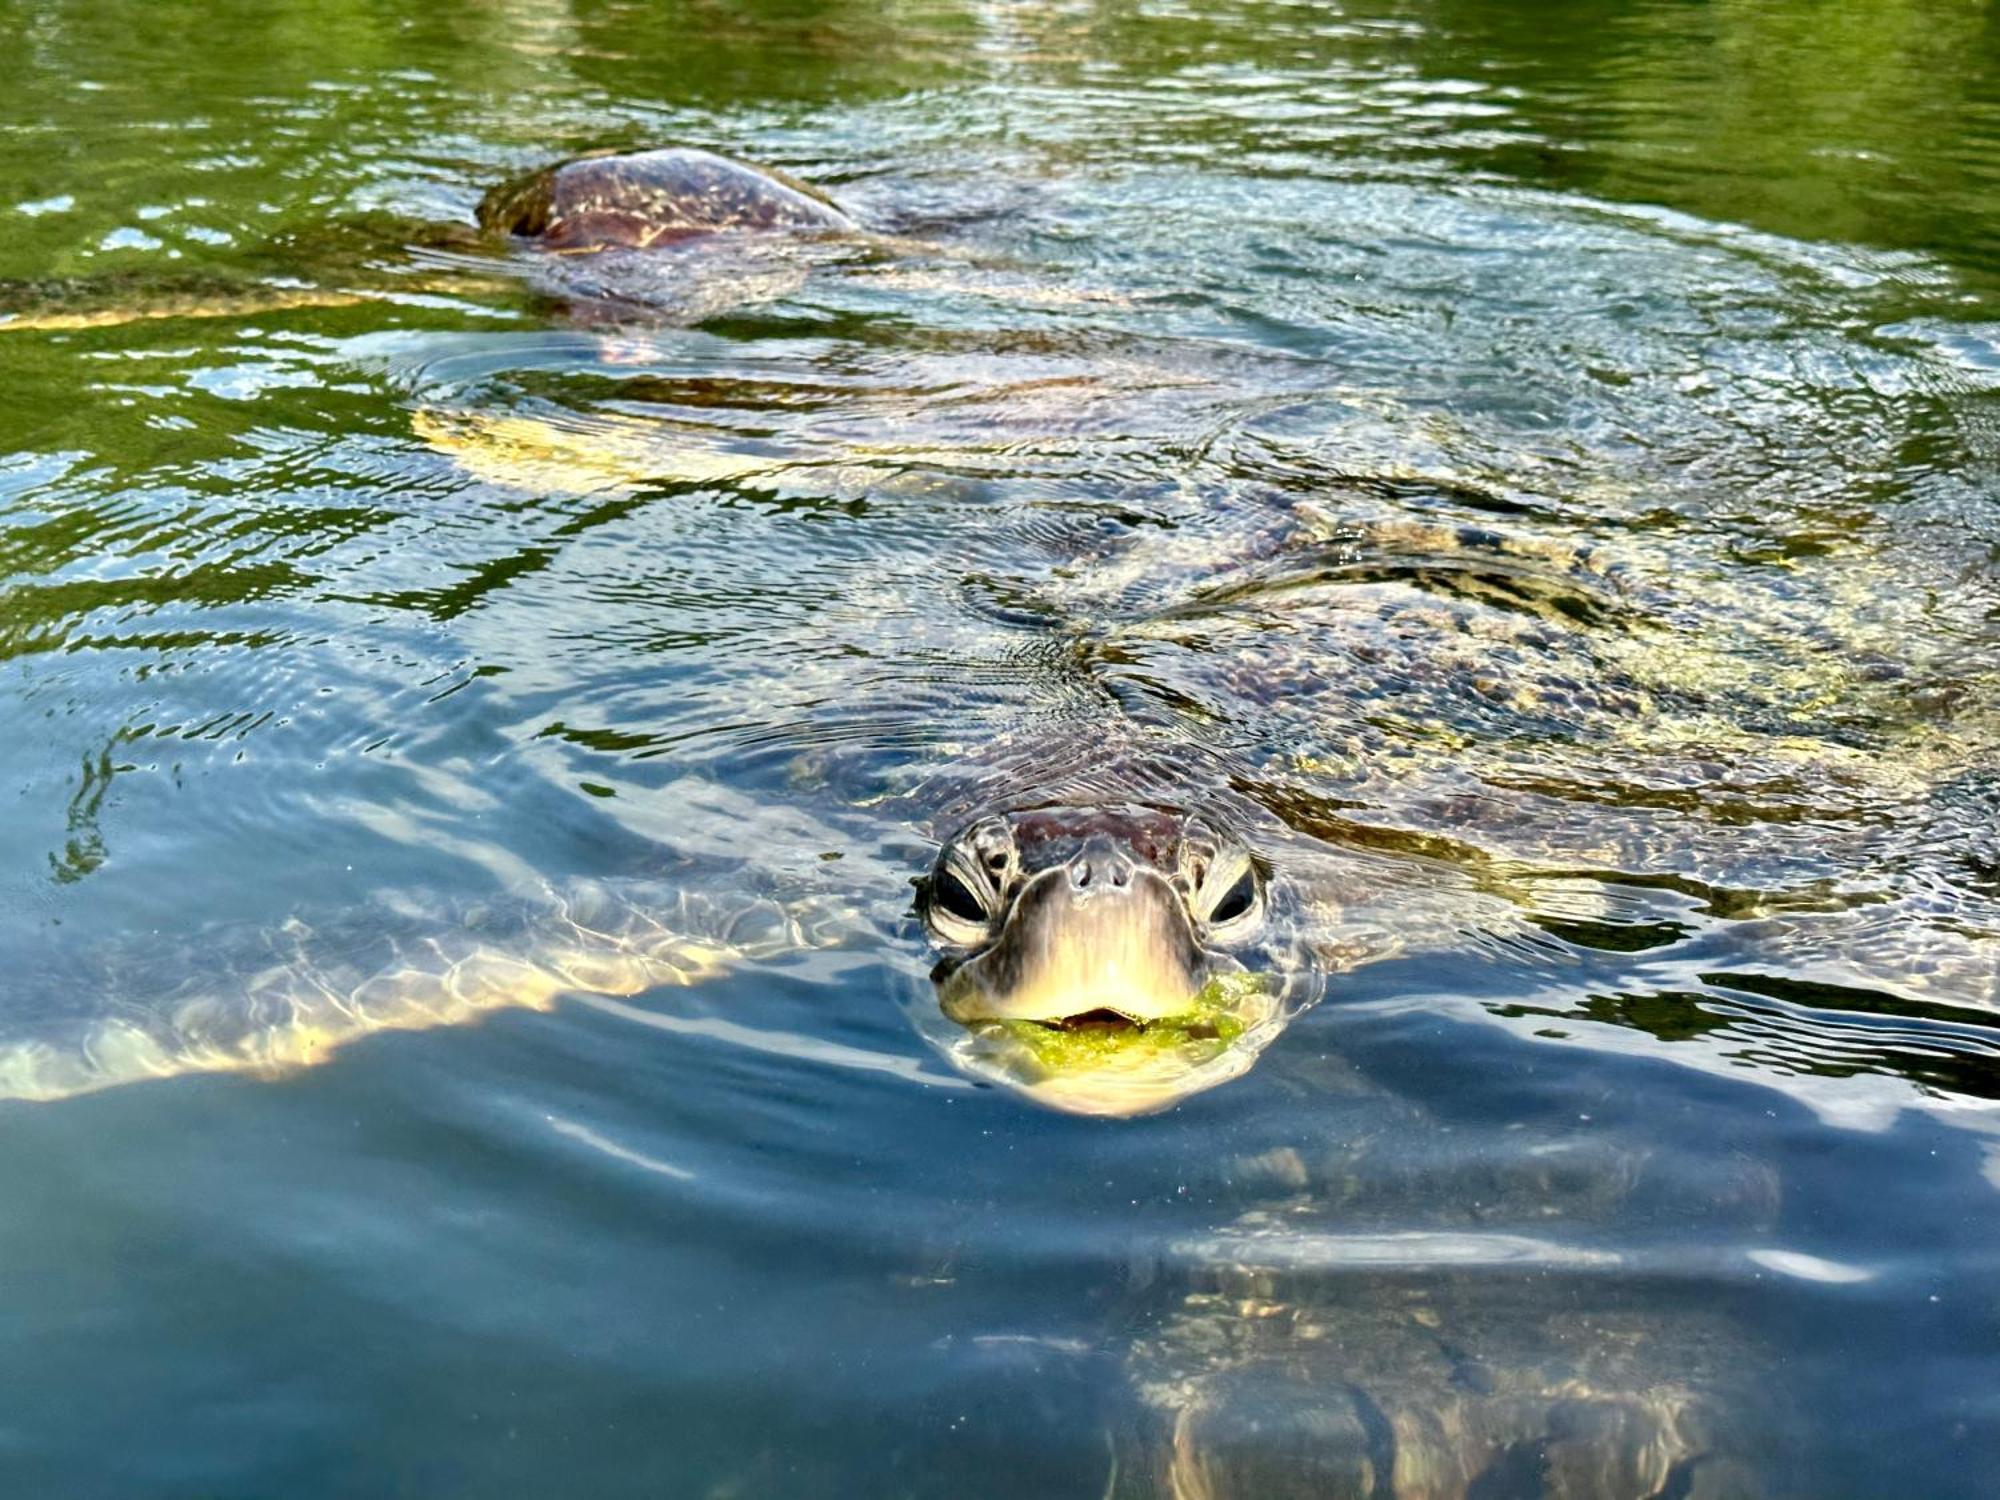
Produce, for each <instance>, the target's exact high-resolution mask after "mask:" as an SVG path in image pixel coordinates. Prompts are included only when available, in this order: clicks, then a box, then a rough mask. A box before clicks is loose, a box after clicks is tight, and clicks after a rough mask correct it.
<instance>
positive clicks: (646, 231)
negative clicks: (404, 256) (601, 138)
mask: <svg viewBox="0 0 2000 1500" xmlns="http://www.w3.org/2000/svg"><path fill="white" fill-rule="evenodd" d="M479 225H480V227H481V228H482V229H484V230H486V231H487V232H488V233H490V234H507V235H513V236H516V237H518V238H521V239H528V240H533V241H535V242H536V243H537V244H539V245H543V246H545V247H547V248H549V249H552V250H596V249H609V248H613V247H620V248H628V249H641V250H643V249H648V248H651V247H653V246H655V245H666V244H673V243H675V242H677V241H680V240H685V239H690V238H693V237H695V236H697V235H704V234H714V233H717V232H719V231H724V230H755V231H765V230H793V231H797V230H808V231H810V230H821V231H831V232H837V233H838V232H848V231H852V230H853V229H854V228H855V223H854V221H853V220H852V219H851V218H849V217H848V216H847V215H846V214H845V213H844V212H842V211H841V209H840V208H839V207H838V206H837V205H836V204H834V203H833V202H832V201H831V200H829V199H827V198H825V197H823V196H822V195H821V194H819V193H817V192H815V191H814V190H813V189H812V188H809V187H807V186H806V185H805V184H804V183H801V182H796V181H794V180H792V179H791V178H788V177H785V176H783V175H782V174H780V173H777V172H774V171H771V170H770V169H769V168H766V167H758V166H752V165H750V164H749V163H748V162H740V161H734V160H732V159H730V158H729V157H726V156H718V155H716V154H715V153H714V152H711V151H701V150H697V149H695V148H693V147H688V146H669V147H664V148H661V149H659V150H654V151H638V152H626V153H614V154H604V155H596V156H584V157H578V158H574V159H572V160H569V161H564V162H558V163H556V164H555V165H554V166H549V167H543V168H541V169H540V170H539V171H535V172H530V173H529V174H527V175H526V176H524V177H517V178H515V179H514V180H513V181H511V182H506V183H502V184H501V185H500V186H499V187H497V188H494V189H493V190H492V191H491V192H489V193H488V194H487V195H486V196H485V197H484V198H482V199H481V200H480V203H479Z"/></svg>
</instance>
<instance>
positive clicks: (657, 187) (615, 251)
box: [0, 146, 891, 332]
mask: <svg viewBox="0 0 2000 1500" xmlns="http://www.w3.org/2000/svg"><path fill="white" fill-rule="evenodd" d="M476 220H477V222H476V225H468V224H464V223H431V222H416V221H408V220H400V219H392V218H391V219H385V218H384V217H382V216H379V215H378V216H372V217H370V218H368V219H366V220H363V221H361V222H358V223H354V224H349V225H337V226H329V227H328V228H327V229H326V230H325V231H323V232H318V233H306V234H300V235H294V236H292V237H290V238H289V239H287V240H285V241H283V242H281V243H279V244H277V245H274V246H271V247H269V248H268V249H267V250H265V251H264V252H262V253H261V254H260V255H259V256H258V257H256V259H257V260H258V261H260V262H263V263H266V264H268V266H269V268H270V274H268V275H267V276H263V277H259V278H256V279H253V280H250V281H248V282H245V281H243V280H233V279H228V278H222V277H217V278H186V277H171V276H170V277H165V278H159V277H153V278H147V277H144V276H141V275H136V274H124V275H120V276H116V277H109V278H102V279H92V278H81V279H75V280H67V281H51V282H26V283H17V284H14V285H12V286H8V287H4V288H0V330H12V331H16V332H27V331H33V330H61V329H70V328H90V327H107V326H116V325H119V324H124V323H133V322H142V321H150V320H156V319H170V318H210V317H248V316H253V315H258V314H262V313H267V312H273V311H283V310H286V309H291V308H310V307H342V306H351V305H354V304H357V303H361V302H368V301H382V300H394V299H395V298H397V297H399V296H407V295H410V294H413V293H419V292H443V293H454V292H465V291H468V290H475V291H476V290H480V289H482V288H489V289H490V288H492V287H495V286H504V283H505V282H506V281H507V280H518V281H520V282H522V283H524V284H525V285H527V286H528V287H529V288H531V289H532V290H534V291H535V292H537V293H539V294H541V295H543V296H546V297H550V298H553V299H555V300H558V301H560V302H562V303H563V304H565V305H566V306H567V307H568V309H569V310H570V314H571V316H572V317H575V318H577V319H580V320H585V321H589V320H592V319H598V320H603V319H617V320H622V321H627V322H629V321H632V320H634V319H638V318H646V319H650V320H653V321H661V322H672V321H697V320H699V319H701V318H703V317H708V316H712V315H713V314H715V313H716V312H718V311H721V310H723V309H725V308H727V307H731V306H739V305H742V304H743V303H745V302H750V301H756V300H759V299H761V298H765V297H769V296H773V295H779V294H782V293H783V292H785V291H788V290H790V289H792V288H794V287H796V286H797V285H798V284H799V281H800V280H801V279H802V278H803V276H804V275H805V273H806V270H807V269H808V267H809V265H810V264H811V254H812V250H811V246H812V243H813V242H820V243H822V244H824V245H827V246H829V247H830V248H829V250H828V253H830V254H833V255H836V256H837V255H840V254H844V253H848V252H849V251H851V250H852V248H853V247H855V246H857V245H860V244H862V243H863V242H864V241H863V236H862V231H861V226H860V225H859V224H858V223H857V222H856V221H855V220H854V219H853V218H852V217H850V216H849V215H848V214H847V213H846V211H844V210H843V209H842V208H841V207H840V206H839V205H838V204H836V203H835V202H833V200H832V199H830V198H828V197H827V196H826V195H824V194H823V193H821V192H819V191H818V190H817V189H815V188H812V187H809V186H807V185H806V184H804V183H801V182H799V181H797V180H796V179H794V178H791V177H789V176H787V175H785V174H784V173H782V172H779V171H776V170H774V169H772V168H769V167H762V166H756V165H753V164H751V163H748V162H744V161H738V160H736V159H734V158H732V157H728V156H723V155H720V154H718V153H716V152H711V151H704V150H700V149H697V148H694V147H690V146H666V147H659V148H655V149H651V150H642V151H601V152H593V153H589V154H586V155H583V156H579V157H573V158H569V159H566V160H564V161H559V162H556V163H554V164H552V165H549V166H545V167H542V168H539V169H537V170H535V171H532V172H528V173H525V174H523V175H521V176H518V177H515V178H513V179H510V180H509V181H507V182H504V183H502V184H500V185H499V186H497V187H495V188H493V189H492V190H491V191H489V192H488V193H487V194H486V195H485V196H484V197H483V198H481V199H480V201H479V205H478V209H477V214H476ZM870 243H882V244H887V243H891V242H890V241H888V240H880V241H874V242H870ZM392 251H393V252H399V253H393V254H392V253H390V252H392ZM690 252H693V253H690Z"/></svg>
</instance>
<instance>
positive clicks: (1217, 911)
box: [1208, 868, 1257, 926]
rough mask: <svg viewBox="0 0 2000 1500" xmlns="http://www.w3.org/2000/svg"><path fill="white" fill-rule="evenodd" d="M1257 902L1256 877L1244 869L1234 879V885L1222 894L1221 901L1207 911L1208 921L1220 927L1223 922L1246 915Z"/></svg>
mask: <svg viewBox="0 0 2000 1500" xmlns="http://www.w3.org/2000/svg"><path fill="white" fill-rule="evenodd" d="M1256 901H1257V876H1256V873H1255V872H1254V871H1253V870H1250V869H1247V868H1246V869H1245V870H1244V871H1243V873H1242V874H1241V875H1239V876H1237V877H1236V884H1234V885H1232V886H1231V887H1230V888H1229V889H1228V890H1226V891H1224V892H1223V893H1222V896H1221V899H1220V900H1218V901H1217V902H1216V903H1215V905H1214V906H1213V907H1211V908H1210V909H1209V913H1208V920H1209V922H1210V923H1211V924H1212V925H1215V926H1220V925H1221V924H1222V923H1224V922H1234V921H1235V920H1236V919H1237V918H1238V917H1241V916H1244V915H1247V914H1248V912H1249V910H1250V908H1251V907H1252V906H1254V905H1255V904H1256Z"/></svg>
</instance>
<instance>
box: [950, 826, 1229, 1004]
mask: <svg viewBox="0 0 2000 1500" xmlns="http://www.w3.org/2000/svg"><path fill="white" fill-rule="evenodd" d="M1208 967H1209V962H1208V959H1207V957H1206V956H1205V955H1204V954H1203V952H1202V949H1201V944H1200V942H1199V941H1198V940H1197V938H1196V936H1195V930H1194V923H1193V920H1192V919H1191V918H1190V917H1189V915H1188V910H1187V903H1186V902H1185V901H1183V900H1182V898H1181V895H1180V893H1179V892H1178V891H1176V890H1175V889H1174V887H1173V886H1172V885H1170V884H1169V883H1168V882H1167V881H1166V880H1165V879H1164V878H1162V877H1161V876H1160V875H1159V874H1158V873H1156V872H1155V871H1153V870H1152V869H1150V868H1143V867H1141V866H1139V865H1137V864H1135V863H1134V862H1133V860H1132V859H1131V858H1130V857H1129V856H1128V855H1126V854H1125V853H1123V852H1122V851H1121V850H1119V849H1118V848H1117V846H1116V845H1114V844H1113V843H1112V841H1111V840H1110V839H1109V838H1107V837H1105V836H1103V835H1101V834H1100V835H1098V836H1097V837H1095V838H1092V839H1091V840H1090V841H1089V842H1088V843H1086V844H1085V845H1084V847H1083V848H1082V849H1081V850H1080V851H1078V853H1077V854H1076V855H1075V856H1074V857H1073V858H1071V859H1070V861H1069V862H1068V863H1067V864H1063V865H1058V866H1056V867H1055V868H1053V869H1049V870H1044V871H1042V872H1041V873H1040V874H1039V875H1037V876H1035V878H1034V879H1033V880H1031V881H1030V882H1029V883H1028V884H1027V885H1026V886H1025V887H1024V888H1023V889H1022V891H1021V893H1020V895H1019V897H1018V898H1016V900H1015V902H1014V907H1013V910H1012V911H1010V912H1009V913H1008V915H1007V921H1006V925H1005V926H1004V927H1002V928H1001V930H1000V935H999V936H998V937H997V938H996V939H995V940H994V942H993V944H992V946H991V947H989V948H987V949H986V950H985V951H984V952H983V953H981V954H979V955H978V956H977V957H976V958H973V959H970V960H968V961H967V962H966V963H964V964H961V965H960V966H959V967H958V968H957V969H956V970H955V971H953V972H952V973H951V974H950V975H949V976H948V977H947V978H946V979H945V980H944V981H943V984H942V986H941V991H940V996H939V999H940V1002H941V1003H942V1005H943V1007H944V1013H945V1014H946V1015H947V1016H949V1017H950V1018H951V1019H952V1020H954V1021H957V1022H960V1023H961V1024H970V1023H972V1022H975V1021H1007V1020H1018V1021H1044V1022H1052V1023H1053V1022H1062V1021H1071V1020H1078V1019H1082V1018H1085V1017H1089V1016H1093V1015H1098V1014H1108V1016H1111V1017H1117V1018H1121V1019H1123V1020H1126V1021H1132V1022H1139V1023H1144V1022H1147V1021H1153V1020H1158V1019H1161V1018H1164V1017H1169V1016H1176V1015H1181V1014H1184V1013H1186V1012H1187V1010H1188V1009H1189V1007H1190V1006H1191V1005H1192V1004H1193V1002H1194V999H1195V996H1196V994H1197V993H1198V992H1199V991H1200V989H1201V986H1202V983H1203V981H1204V980H1205V979H1206V978H1207V973H1208Z"/></svg>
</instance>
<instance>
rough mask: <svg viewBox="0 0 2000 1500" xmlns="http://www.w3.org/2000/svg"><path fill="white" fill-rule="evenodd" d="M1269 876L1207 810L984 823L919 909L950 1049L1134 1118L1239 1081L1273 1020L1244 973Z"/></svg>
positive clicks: (1061, 813) (1071, 812) (1072, 1105)
mask: <svg viewBox="0 0 2000 1500" xmlns="http://www.w3.org/2000/svg"><path fill="white" fill-rule="evenodd" d="M1269 905H1270V902H1269V892H1268V889H1267V875H1266V872H1265V871H1264V870H1263V869H1262V868H1261V867H1260V866H1259V864H1258V862H1257V861H1256V860H1255V859H1254V858H1253V857H1252V855H1251V853H1250V850H1249V849H1248V848H1247V847H1246V846H1245V845H1244V844H1243V843H1242V841H1241V840H1239V839H1237V838H1236V837H1234V836H1233V835H1232V834H1230V833H1229V832H1227V831H1226V830H1224V829H1223V828H1222V827H1220V826H1219V825H1218V824H1216V823H1214V822H1212V821H1210V820H1209V819H1206V818H1203V817H1200V816H1198V815H1188V814H1183V813H1177V812H1172V811H1165V810H1162V809H1159V808H1152V807H1140V806H1133V805H1128V804H1114V805H1105V806H1091V807H1073V806H1064V807H1044V808H1033V809H1028V810H1025V811H1019V812H1009V813H1003V814H996V815H991V816H987V817H983V818H980V819H979V820H977V821H975V822H974V823H972V824H971V825H970V826H968V827H966V828H965V829H963V830H961V831H960V832H959V833H958V834H957V835H956V836H954V837H952V838H951V839H948V840H947V841H946V842H945V844H944V846H943V848H942V849H941V850H940V851H939V853H938V857H937V862H936V864H935V865H934V866H933V867H932V869H931V872H930V874H929V876H928V877H927V878H926V879H925V880H924V881H923V882H921V884H920V889H919V895H918V911H919V913H920V914H921V915H922V917H923V921H924V925H925V927H926V929H927V930H928V932H929V933H930V936H931V938H932V939H933V941H934V942H935V943H936V944H937V946H938V948H939V950H940V952H941V955H942V956H941V958H940V960H939V962H938V965H937V967H936V969H935V970H934V971H933V973H932V979H933V982H934V983H935V985H936V991H937V1001H938V1005H939V1008H940V1009H941V1011H942V1012H943V1015H944V1017H945V1018H946V1019H947V1020H948V1021H950V1022H952V1023H955V1024H956V1027H957V1028H959V1029H958V1030H957V1031H956V1032H954V1033H952V1034H951V1035H950V1040H949V1041H948V1043H947V1050H948V1051H949V1052H951V1054H952V1055H953V1057H954V1059H955V1060H956V1061H958V1062H959V1063H960V1065H961V1066H964V1067H965V1068H966V1069H967V1070H968V1071H971V1072H973V1073H975V1074H978V1075H980V1076H984V1077H988V1078H993V1079H995V1080H997V1081H1000V1082H1003V1083H1006V1084H1008V1085H1010V1086H1012V1087H1015V1088H1017V1089H1020V1090H1021V1091H1023V1092H1025V1093H1027V1094H1029V1095H1031V1096H1032V1097H1034V1098H1037V1099H1039V1100H1041V1101H1043V1102H1044V1103H1047V1104H1051V1105H1054V1106H1055V1107H1057V1108H1059V1109H1065V1110H1070V1111H1073V1112H1077V1113H1083V1114H1102V1115H1129V1114H1141V1113H1145V1112H1147V1111H1150V1110H1154V1109H1160V1108H1163V1107H1165V1106H1166V1105H1168V1104H1171V1103H1173V1102H1174V1101H1175V1100H1177V1099H1180V1098H1182V1097H1184V1096H1186V1095H1188V1094H1191V1093H1194V1092H1196V1091H1197V1090H1200V1089H1204V1088H1209V1087H1212V1086H1213V1085H1215V1084H1217V1083H1220V1082H1222V1081H1224V1080H1225V1079H1227V1078H1233V1077H1235V1076H1236V1075H1237V1074H1239V1073H1241V1072H1242V1071H1243V1070H1244V1069H1245V1068H1247V1067H1248V1066H1249V1065H1250V1063H1251V1062H1252V1061H1253V1060H1254V1059H1255V1057H1256V1054H1257V1052H1258V1051H1260V1050H1261V1049H1262V1047H1263V1045H1264V1043H1265V1042H1266V1041H1268V1040H1269V1039H1270V1037H1271V1035H1273V1034H1275V1031H1276V1029H1277V1023H1278V1021H1279V1019H1280V1003H1279V986H1278V984H1277V983H1276V981H1275V978H1274V977H1273V976H1270V975H1268V974H1259V973H1256V972H1253V971H1252V970H1251V969H1250V968H1248V967H1246V964H1245V962H1244V960H1245V958H1246V957H1251V958H1253V959H1254V957H1255V955H1256V954H1257V952H1258V950H1259V945H1260V942H1261V939H1262V938H1263V936H1264V934H1265V929H1266V926H1267V922H1268V917H1269Z"/></svg>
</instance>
